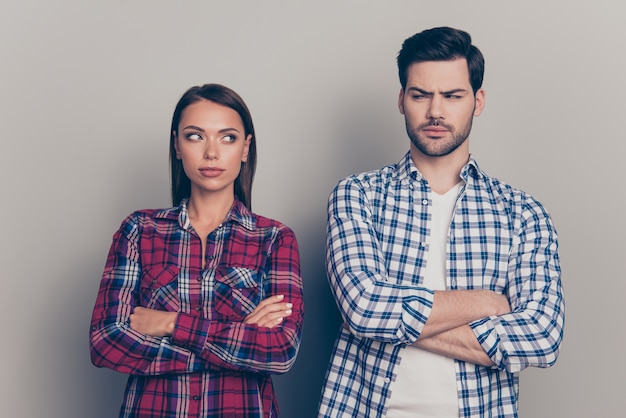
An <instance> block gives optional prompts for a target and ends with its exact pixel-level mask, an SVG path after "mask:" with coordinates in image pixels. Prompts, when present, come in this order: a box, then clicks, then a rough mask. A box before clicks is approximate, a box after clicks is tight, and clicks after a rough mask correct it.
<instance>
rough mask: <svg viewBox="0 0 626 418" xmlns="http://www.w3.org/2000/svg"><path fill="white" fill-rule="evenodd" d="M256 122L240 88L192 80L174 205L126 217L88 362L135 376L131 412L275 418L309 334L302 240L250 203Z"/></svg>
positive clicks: (183, 104) (176, 150) (180, 113)
mask: <svg viewBox="0 0 626 418" xmlns="http://www.w3.org/2000/svg"><path fill="white" fill-rule="evenodd" d="M255 166H256V138H255V134H254V126H253V124H252V118H251V116H250V112H249V111H248V108H247V106H246V104H245V103H244V102H243V100H242V99H241V97H239V95H238V94H237V93H235V92H234V91H232V90H231V89H229V88H227V87H224V86H221V85H217V84H207V85H204V86H198V87H192V88H191V89H189V90H188V91H187V92H186V93H185V94H184V95H183V96H182V98H181V99H180V100H179V102H178V104H177V106H176V108H175V110H174V116H173V118H172V129H171V137H170V168H171V175H172V198H173V203H174V207H173V208H169V209H160V210H142V211H137V212H135V213H133V214H131V215H130V216H128V217H127V218H126V219H125V220H124V222H123V223H122V225H121V227H120V229H119V230H118V231H117V233H116V234H115V235H114V237H113V244H112V245H111V249H110V251H109V255H108V258H107V262H106V266H105V269H104V273H103V276H102V281H101V284H100V290H99V292H98V296H97V300H96V304H95V308H94V311H93V317H92V320H91V332H90V348H91V359H92V362H93V364H94V365H96V366H98V367H108V368H111V369H113V370H116V371H119V372H122V373H128V374H130V377H129V379H128V383H127V386H126V391H125V397H124V402H123V404H122V408H121V411H120V416H121V417H222V416H228V417H240V416H241V417H244V416H245V417H261V416H263V417H275V416H277V415H278V405H277V403H276V397H275V394H274V389H273V386H272V381H271V378H270V375H271V374H274V373H285V372H287V371H288V370H289V369H290V368H291V366H292V365H293V363H294V361H295V359H296V354H297V352H298V347H299V344H300V336H301V330H302V319H303V298H302V279H301V276H300V265H299V254H298V246H297V242H296V238H295V236H294V233H293V231H292V230H291V229H289V228H288V227H286V226H284V225H282V224H281V223H279V222H277V221H274V220H271V219H267V218H264V217H261V216H258V215H255V214H254V213H252V212H251V211H250V197H251V188H252V180H253V177H254V171H255Z"/></svg>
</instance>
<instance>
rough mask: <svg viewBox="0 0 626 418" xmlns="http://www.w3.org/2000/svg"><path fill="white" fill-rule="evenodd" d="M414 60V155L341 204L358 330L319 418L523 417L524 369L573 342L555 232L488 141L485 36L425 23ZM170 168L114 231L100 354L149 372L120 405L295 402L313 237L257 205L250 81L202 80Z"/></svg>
mask: <svg viewBox="0 0 626 418" xmlns="http://www.w3.org/2000/svg"><path fill="white" fill-rule="evenodd" d="M398 70H399V76H400V83H401V90H400V94H399V98H398V107H399V110H400V112H401V113H402V114H403V115H404V117H405V121H406V129H407V134H408V136H409V139H410V149H409V151H408V152H407V154H406V155H405V156H404V157H403V158H402V159H401V160H400V162H399V163H397V164H393V165H389V166H387V167H383V168H382V169H380V170H376V171H371V172H368V173H362V174H358V175H354V176H350V177H348V178H346V179H343V180H342V181H340V182H339V183H338V185H337V186H336V187H335V189H334V190H333V192H332V193H331V196H330V199H329V205H328V231H327V238H328V240H327V249H326V251H327V267H328V278H329V283H330V286H331V290H332V293H333V295H334V297H335V300H336V303H337V306H338V308H339V311H340V313H341V316H342V319H343V322H344V325H343V327H342V329H341V330H340V331H339V335H338V338H337V341H336V344H335V347H334V351H333V354H332V357H331V359H330V362H329V367H328V370H327V374H326V383H325V387H324V388H322V396H321V400H320V404H319V412H318V414H319V417H328V418H336V417H367V418H370V417H389V418H394V417H395V418H400V417H470V416H471V417H485V416H492V417H515V416H517V415H518V411H517V399H518V373H519V371H521V370H522V369H524V368H526V367H529V366H533V367H548V366H550V365H552V364H553V363H554V362H555V361H556V359H557V356H558V351H559V346H560V343H561V340H562V333H563V322H564V310H563V296H562V290H561V277H560V265H559V258H558V249H557V237H556V231H555V229H554V226H553V224H552V221H551V219H550V216H549V215H548V213H547V212H546V211H545V209H544V208H543V207H542V206H541V204H540V203H539V202H537V201H536V200H535V199H533V198H532V197H531V196H530V195H528V194H526V193H524V192H522V191H520V190H517V189H514V188H512V187H510V186H509V185H507V184H505V183H502V182H500V181H498V180H497V179H495V178H493V177H489V176H488V175H487V174H485V173H484V172H483V171H482V170H481V169H480V168H479V167H478V164H477V163H476V161H475V160H474V158H473V157H472V155H471V154H470V152H469V140H468V138H469V134H470V131H471V126H472V120H473V118H474V117H476V116H478V115H480V113H481V111H482V109H483V106H484V104H485V93H484V91H483V89H482V87H481V86H482V78H483V72H484V60H483V56H482V54H481V53H480V51H479V50H478V49H477V48H476V47H475V46H473V45H472V44H471V38H470V36H469V35H468V34H467V33H466V32H464V31H460V30H457V29H453V28H448V27H441V28H433V29H429V30H426V31H423V32H420V33H418V34H416V35H414V36H412V37H410V38H408V39H406V40H405V41H404V43H403V45H402V49H401V51H400V53H399V55H398ZM170 166H171V178H172V200H173V207H172V208H167V209H159V210H141V211H137V212H135V213H133V214H131V215H130V216H128V217H127V218H126V219H125V220H124V221H123V223H122V225H121V227H120V229H119V230H118V231H117V232H116V234H115V235H114V238H113V243H112V245H111V249H110V251H109V255H108V258H107V262H106V266H105V269H104V273H103V276H102V281H101V285H100V290H99V292H98V295H97V300H96V303H95V307H94V311H93V317H92V320H91V330H90V348H91V354H92V361H93V363H94V364H95V365H96V366H99V367H108V368H111V369H113V370H116V371H119V372H122V373H127V374H129V375H130V376H129V379H128V384H127V387H126V391H125V396H124V400H123V404H122V407H121V411H120V417H275V416H278V405H277V402H276V397H275V394H274V390H273V386H272V381H271V378H270V375H272V374H275V373H285V372H287V371H288V370H289V369H290V368H291V366H292V365H293V363H294V361H295V359H296V355H297V352H298V348H299V344H300V340H301V332H302V319H303V313H304V306H303V294H302V278H301V274H300V265H299V254H298V246H297V241H296V237H295V236H294V233H293V231H292V230H291V229H290V228H288V227H287V226H285V225H283V224H281V223H280V222H278V221H275V220H271V219H268V218H265V217H262V216H259V215H256V214H254V213H253V212H251V205H250V197H251V187H252V180H253V177H254V171H255V166H256V136H255V132H254V126H253V123H252V118H251V116H250V112H249V111H248V108H247V107H246V105H245V103H244V101H243V100H242V99H241V97H240V96H239V95H238V94H237V93H235V92H234V91H233V90H231V89H229V88H227V87H225V86H222V85H217V84H207V85H204V86H198V87H192V88H191V89H189V90H188V91H187V92H185V94H184V95H183V96H182V98H181V99H180V100H179V102H178V104H177V105H176V108H175V110H174V116H173V118H172V126H171V130H170ZM314 390H316V391H317V390H318V389H317V388H315V389H314Z"/></svg>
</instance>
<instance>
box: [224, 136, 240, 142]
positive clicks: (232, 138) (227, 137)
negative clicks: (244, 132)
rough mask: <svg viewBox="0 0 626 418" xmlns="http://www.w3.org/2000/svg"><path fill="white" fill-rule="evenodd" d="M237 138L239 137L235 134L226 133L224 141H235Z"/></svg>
mask: <svg viewBox="0 0 626 418" xmlns="http://www.w3.org/2000/svg"><path fill="white" fill-rule="evenodd" d="M235 139H237V137H236V136H235V135H226V136H224V141H225V142H234V141H235Z"/></svg>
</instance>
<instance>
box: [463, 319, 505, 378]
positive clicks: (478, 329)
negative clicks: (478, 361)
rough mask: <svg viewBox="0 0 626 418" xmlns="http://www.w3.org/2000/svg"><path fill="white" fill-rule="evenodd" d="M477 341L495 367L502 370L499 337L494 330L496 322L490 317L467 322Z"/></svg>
mask: <svg viewBox="0 0 626 418" xmlns="http://www.w3.org/2000/svg"><path fill="white" fill-rule="evenodd" d="M469 326H470V328H472V331H474V335H476V339H477V340H478V343H479V344H480V345H481V347H482V348H483V350H485V353H487V355H488V356H489V358H490V359H491V361H493V362H494V363H495V367H497V368H498V369H501V370H504V367H503V365H502V361H503V355H502V351H500V350H498V345H499V344H500V337H499V336H498V333H497V332H496V324H495V323H494V321H493V320H492V318H491V317H487V318H483V319H481V320H478V321H475V322H471V323H470V324H469Z"/></svg>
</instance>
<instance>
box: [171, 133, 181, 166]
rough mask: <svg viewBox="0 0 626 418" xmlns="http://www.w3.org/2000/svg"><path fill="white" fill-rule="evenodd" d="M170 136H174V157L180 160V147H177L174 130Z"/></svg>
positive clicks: (176, 137)
mask: <svg viewBox="0 0 626 418" xmlns="http://www.w3.org/2000/svg"><path fill="white" fill-rule="evenodd" d="M172 138H174V149H175V150H176V158H177V159H178V160H180V149H178V135H176V131H172Z"/></svg>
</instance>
